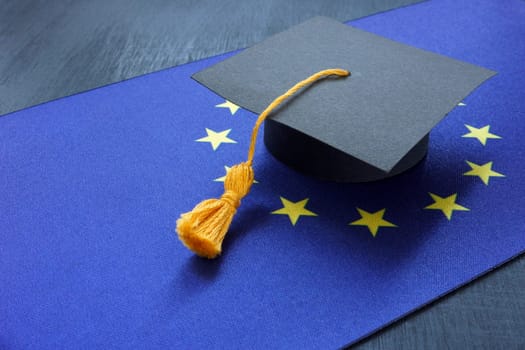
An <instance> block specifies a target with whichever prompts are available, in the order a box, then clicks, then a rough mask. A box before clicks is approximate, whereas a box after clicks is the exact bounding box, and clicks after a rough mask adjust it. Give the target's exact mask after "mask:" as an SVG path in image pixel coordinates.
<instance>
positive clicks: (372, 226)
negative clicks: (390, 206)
mask: <svg viewBox="0 0 525 350" xmlns="http://www.w3.org/2000/svg"><path fill="white" fill-rule="evenodd" d="M357 211H358V212H359V215H361V219H359V220H356V221H352V222H351V223H349V224H348V225H353V226H366V227H368V230H369V231H370V233H371V234H372V236H374V237H375V236H376V234H377V230H378V229H379V228H380V227H397V226H396V225H394V224H393V223H391V222H389V221H386V220H385V219H383V215H385V211H386V208H383V209H381V210H378V211H376V212H375V213H369V212H367V211H366V210H363V209H361V208H357Z"/></svg>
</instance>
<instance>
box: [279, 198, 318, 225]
mask: <svg viewBox="0 0 525 350" xmlns="http://www.w3.org/2000/svg"><path fill="white" fill-rule="evenodd" d="M281 202H282V203H283V205H284V207H282V208H281V209H278V210H275V211H272V214H281V215H288V218H289V219H290V222H291V223H292V225H294V226H295V224H296V222H297V220H299V217H300V216H301V215H304V216H317V214H316V213H313V212H311V211H310V210H308V209H306V208H305V206H306V203H308V198H305V199H303V200H302V201H299V202H290V201H289V200H287V199H286V198H283V197H281Z"/></svg>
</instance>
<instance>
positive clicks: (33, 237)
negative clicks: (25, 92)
mask: <svg viewBox="0 0 525 350" xmlns="http://www.w3.org/2000/svg"><path fill="white" fill-rule="evenodd" d="M457 6H459V5H456V3H455V2H425V3H422V4H419V5H416V6H411V7H407V8H403V9H400V10H396V11H392V12H387V13H383V14H380V15H377V16H372V17H368V18H366V19H363V20H359V21H356V22H353V23H352V24H353V25H354V26H358V27H361V28H363V29H366V30H369V31H372V32H376V33H380V34H381V35H384V36H386V37H390V38H392V39H395V40H398V41H400V42H404V43H407V44H410V45H414V46H416V47H420V48H424V49H427V50H431V51H434V52H438V53H441V54H445V55H448V56H451V57H454V58H457V59H461V60H465V61H468V62H471V63H474V64H478V65H481V66H486V67H489V68H491V69H494V70H496V71H498V75H496V76H495V77H494V78H492V79H490V80H489V81H488V82H486V83H485V84H484V85H482V86H481V87H480V88H479V89H477V90H476V91H475V92H474V93H473V94H472V95H470V96H469V97H468V98H467V99H466V100H464V101H463V102H461V103H460V105H458V106H457V107H456V108H455V109H454V110H453V111H452V112H451V113H450V115H449V117H447V118H446V119H445V120H444V122H442V123H441V124H439V125H438V126H437V128H435V129H434V130H433V132H432V135H431V138H430V145H429V153H428V156H427V157H426V159H425V160H424V161H422V162H421V163H419V164H418V165H417V166H416V167H414V168H413V169H411V170H410V171H408V172H406V173H404V174H401V175H399V176H396V177H392V178H389V179H386V180H382V181H378V182H372V183H366V184H340V183H334V182H325V181H321V180H316V179H315V178H312V177H308V176H304V175H301V174H300V173H298V172H295V171H293V170H291V169H290V168H288V167H286V166H285V165H283V164H282V163H280V162H279V161H277V160H276V159H274V158H273V157H272V156H271V155H270V154H269V153H268V152H267V151H266V150H265V148H264V147H261V146H262V145H261V144H260V145H259V147H258V148H257V150H256V155H255V157H256V159H257V161H256V163H255V174H256V177H255V183H254V184H253V186H252V192H251V193H250V196H248V197H246V199H245V200H244V203H243V205H242V206H241V207H240V209H239V213H238V215H237V217H236V218H235V220H234V222H233V224H232V226H231V230H230V232H229V234H228V236H227V238H226V240H225V242H224V253H223V254H222V256H221V257H220V258H218V259H216V260H206V259H201V258H198V257H195V256H194V255H193V254H192V253H191V252H189V251H188V250H187V249H186V248H184V247H183V245H182V244H181V243H180V242H179V241H178V240H177V238H176V234H175V233H174V232H173V229H174V226H175V220H176V218H177V217H178V216H179V214H180V213H182V212H184V211H187V210H188V209H189V208H191V207H193V205H194V204H195V203H197V202H198V201H200V200H201V199H203V198H207V197H210V198H211V197H216V196H218V195H219V194H220V193H221V192H222V183H221V182H222V181H224V176H225V174H226V171H227V170H228V167H230V166H232V165H233V164H236V163H238V162H239V160H240V159H243V158H244V157H245V153H246V150H247V148H248V144H249V134H250V132H251V129H252V127H253V123H254V121H255V118H256V115H254V114H253V113H251V112H248V111H246V110H244V109H242V108H238V106H236V105H235V104H233V103H232V102H229V101H225V100H224V99H222V98H221V97H219V96H218V95H216V94H214V93H212V92H211V91H209V90H208V89H206V88H205V87H203V86H202V85H200V84H199V83H197V82H195V81H194V80H192V79H191V75H192V74H194V73H195V72H197V71H200V70H202V69H204V68H206V67H209V66H211V65H212V64H214V63H217V62H220V61H223V60H224V59H226V58H228V57H231V56H232V55H233V54H235V53H233V54H227V55H223V56H218V57H215V58H212V59H207V60H203V61H199V62H196V63H192V64H188V65H184V66H180V67H176V68H173V69H170V70H165V71H161V72H158V73H153V74H150V75H147V76H143V77H140V78H136V79H132V80H128V81H125V82H122V83H119V84H115V85H111V86H107V87H104V88H100V89H97V90H93V91H90V92H86V93H83V94H79V95H76V96H71V97H68V98H63V99H60V100H56V101H54V102H51V103H47V104H43V105H40V106H37V107H33V108H29V109H26V110H24V111H20V112H17V113H13V114H10V115H8V116H6V117H3V118H1V119H0V135H1V136H0V157H1V160H0V174H1V181H0V198H1V200H0V227H1V234H0V254H1V255H0V257H1V258H0V259H1V263H2V269H1V272H0V315H1V317H0V329H1V331H0V335H1V338H2V340H1V342H2V345H3V346H4V347H6V348H33V347H36V348H46V349H47V348H49V349H51V348H53V349H54V348H57V347H58V348H100V347H104V348H204V347H206V348H231V347H233V348H286V349H287V348H327V347H338V346H343V345H345V344H348V343H353V342H355V341H357V340H359V339H361V338H363V337H365V336H367V335H369V334H371V333H372V332H374V331H376V330H378V329H380V328H382V327H384V326H385V325H387V324H389V323H391V322H393V321H395V320H397V319H399V318H400V317H403V316H404V315H406V314H408V313H410V312H411V311H413V310H415V309H418V308H420V307H421V306H423V305H425V304H428V303H429V302H431V301H432V300H435V299H436V298H438V297H440V296H442V295H444V294H446V293H448V292H450V291H452V290H454V289H456V288H458V287H460V286H461V285H463V284H465V283H467V282H469V281H471V280H472V279H474V278H476V277H477V276H479V275H481V274H483V273H485V272H487V271H489V270H491V269H492V268H494V267H495V266H497V265H500V264H502V263H504V262H505V261H507V260H509V259H511V258H512V257H515V256H517V255H519V254H520V253H522V252H523V251H524V250H525V236H524V235H523V228H524V227H525V225H524V224H525V220H524V214H525V211H524V202H523V194H524V193H525V184H524V182H523V176H522V172H523V170H522V166H521V161H522V159H524V156H525V147H524V143H523V140H522V132H523V130H522V129H523V118H525V112H524V111H525V101H524V100H523V98H522V97H523V96H522V91H523V81H522V79H521V78H523V75H524V71H523V65H522V61H523V57H525V43H524V42H523V40H522V38H523V37H525V26H524V25H523V23H522V22H521V18H520V17H519V13H520V12H521V13H523V11H525V3H523V2H518V1H516V2H512V3H511V5H509V7H507V8H503V7H499V5H498V4H490V3H482V4H462V6H464V7H467V9H461V10H460V9H458V7H457ZM496 8H497V11H496V10H495V9H496ZM428 18H434V19H435V21H433V22H432V23H431V28H432V30H431V31H430V30H427V29H428V26H429V21H428ZM506 28H512V30H507V29H506ZM481 29H483V30H481ZM502 31H503V32H504V33H505V35H501V33H502ZM516 77H519V79H517V78H516Z"/></svg>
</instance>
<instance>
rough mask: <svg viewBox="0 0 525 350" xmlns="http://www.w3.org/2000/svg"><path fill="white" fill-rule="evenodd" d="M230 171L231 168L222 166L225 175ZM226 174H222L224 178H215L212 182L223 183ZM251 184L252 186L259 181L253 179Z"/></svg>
mask: <svg viewBox="0 0 525 350" xmlns="http://www.w3.org/2000/svg"><path fill="white" fill-rule="evenodd" d="M230 169H231V167H229V166H227V165H225V166H224V170H225V172H226V174H228V171H230ZM226 174H224V176H221V177H218V178H216V179H215V180H213V181H216V182H224V180H226ZM253 183H254V184H257V183H259V181H257V180H255V179H254V180H253Z"/></svg>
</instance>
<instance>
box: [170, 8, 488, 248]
mask: <svg viewBox="0 0 525 350" xmlns="http://www.w3.org/2000/svg"><path fill="white" fill-rule="evenodd" d="M330 67H338V68H342V70H341V69H340V70H329V71H324V72H321V73H320V74H317V75H316V74H315V73H316V72H319V71H322V70H324V69H326V68H330ZM344 70H348V71H350V72H351V76H350V77H348V78H346V79H322V80H319V79H320V78H322V77H324V76H327V75H331V74H336V75H339V76H342V75H343V76H344V75H346V74H347V73H345V71H344ZM494 74H495V72H493V71H490V70H487V69H485V68H481V67H478V66H475V65H472V64H469V63H466V62H461V61H458V60H454V59H451V58H448V57H445V56H442V55H438V54H435V53H432V52H428V51H424V50H420V49H417V48H414V47H411V46H407V45H404V44H400V43H397V42H394V41H392V40H389V39H386V38H383V37H380V36H378V35H375V34H372V33H368V32H365V31H362V30H359V29H356V28H353V27H350V26H347V25H344V24H341V23H339V22H337V21H335V20H332V19H329V18H325V17H315V18H313V19H311V20H309V21H306V22H304V23H302V24H300V25H297V26H295V27H293V28H291V29H289V30H287V31H285V32H282V33H280V34H277V35H275V36H273V37H270V38H269V39H266V40H265V41H263V42H261V43H259V44H257V45H255V46H253V47H251V48H249V49H247V50H245V51H243V52H241V53H239V54H237V55H235V56H233V57H231V58H229V59H227V60H225V61H222V62H220V63H218V64H216V65H214V66H212V67H210V68H208V69H205V70H203V71H201V72H198V73H196V74H195V75H194V76H193V78H194V79H196V80H197V81H198V82H200V83H201V84H203V85H205V86H206V87H208V88H209V89H211V90H213V91H214V92H216V93H217V94H219V95H221V96H223V97H224V98H225V99H227V100H229V101H231V102H233V103H235V104H237V105H239V106H241V107H243V108H245V109H248V110H251V111H253V112H255V113H261V112H262V114H261V116H260V117H259V120H258V122H257V125H256V128H255V129H254V135H252V146H251V147H250V154H251V156H249V161H248V162H247V163H249V164H248V165H249V167H246V166H241V167H240V168H233V169H236V170H233V169H232V171H230V172H229V174H228V175H227V177H226V181H225V194H224V195H223V197H221V198H220V199H218V200H217V201H218V202H217V203H222V204H221V208H222V206H224V207H225V208H226V207H232V208H233V213H235V209H236V206H238V204H239V203H240V199H241V198H242V197H243V196H244V195H245V194H246V193H247V192H248V191H249V186H250V185H251V182H252V180H253V171H252V170H251V161H252V157H253V147H254V143H255V138H256V136H257V129H258V126H259V125H260V124H261V123H262V121H263V120H265V119H266V117H268V118H267V119H266V121H265V123H264V128H265V130H264V142H265V145H266V147H267V149H268V150H269V151H270V152H271V153H272V154H273V155H274V156H275V157H276V158H277V159H279V160H281V161H282V162H284V163H285V164H287V165H289V166H291V167H293V168H295V169H297V170H299V171H301V172H304V173H307V174H311V175H314V176H317V177H321V178H324V179H329V180H335V181H350V182H363V181H373V180H380V179H384V178H387V177H390V176H393V175H396V174H399V173H401V172H403V171H405V170H407V169H409V168H411V167H412V166H414V165H415V164H417V163H418V162H419V161H420V160H421V159H422V158H423V157H424V156H425V154H426V153H427V149H428V139H429V133H430V131H431V130H432V128H433V127H434V126H435V125H436V124H437V123H439V122H440V121H441V120H442V119H443V118H444V117H445V116H446V115H447V113H448V112H450V111H451V110H452V109H453V108H454V107H455V106H456V105H457V104H458V103H459V102H460V101H462V100H463V99H464V98H465V97H466V96H467V95H468V94H469V93H470V92H472V90H473V89H475V88H476V87H477V86H478V85H479V84H481V83H482V82H483V81H484V80H486V79H488V78H490V77H491V76H493V75H494ZM305 77H310V78H309V79H306V80H303V79H305ZM298 81H301V83H300V84H299V85H295V86H294V84H296V83H297V82H298ZM314 81H315V82H316V83H315V87H311V85H310V84H311V83H313V82H314ZM291 86H294V88H292V89H291V90H290V91H288V92H287V93H286V94H285V95H282V94H283V92H284V91H287V90H288V89H289V88H290V87H291ZM297 92H300V93H298V94H297ZM294 94H295V95H294ZM291 95H294V96H293V101H288V103H284V104H283V103H282V102H284V100H285V99H287V98H288V97H290V96H291ZM272 101H273V102H272ZM276 102H278V103H276ZM269 104H270V107H271V108H270V107H267V106H268V105H269ZM274 109H275V110H274ZM271 112H273V113H272V114H271V115H270V113H271ZM265 114H266V115H265ZM242 164H245V163H242ZM248 168H249V169H248ZM228 176H229V177H230V179H229V180H228ZM234 178H235V179H236V180H234ZM240 178H243V179H244V180H242V181H240V180H239V179H240ZM250 179H251V180H250ZM240 182H243V183H244V182H246V184H245V185H242V186H240V187H239V188H237V189H235V190H232V187H236V186H237V185H236V184H238V183H240ZM248 183H249V184H248ZM237 187H238V186H237ZM235 191H237V193H238V195H233V194H232V192H235ZM203 203H205V205H200V206H197V207H195V209H194V211H192V212H190V213H186V214H183V215H182V217H181V219H180V220H179V221H178V228H177V230H178V232H179V237H180V238H181V240H182V241H183V242H184V243H185V244H186V245H187V246H188V247H189V248H190V249H192V250H193V251H195V252H197V254H199V255H203V256H207V257H214V256H216V255H217V254H219V253H220V244H221V243H222V238H223V237H224V235H223V234H222V237H221V238H220V239H217V237H218V236H220V235H218V234H217V232H219V231H220V232H223V231H224V228H222V229H218V228H217V227H218V226H221V225H222V224H218V222H219V221H220V222H223V221H224V222H226V223H225V226H226V228H225V229H226V230H227V226H229V224H230V222H231V217H229V218H228V219H226V220H222V221H221V220H218V219H217V218H216V217H213V215H211V214H210V212H211V211H213V210H218V209H217V208H216V206H215V204H214V205H210V202H207V201H205V202H203ZM214 203H215V202H214ZM224 203H226V204H224ZM201 204H202V203H201ZM223 204H224V205H223ZM211 207H213V208H214V209H213V210H212V209H211ZM221 210H223V209H221ZM224 210H225V209H224ZM228 212H229V213H230V214H231V212H232V211H231V210H229V211H228ZM230 214H228V215H224V216H229V215H230ZM218 216H220V217H222V216H223V215H222V214H220V215H218ZM231 216H233V214H231ZM204 217H206V218H207V219H209V220H207V221H208V222H204V221H203V220H202V219H203V218H204ZM199 232H200V233H199ZM202 232H207V233H206V234H204V235H203V234H201V233H202ZM210 232H212V233H211V234H210ZM224 233H225V231H224ZM210 237H212V238H210ZM209 252H213V254H208V253H209Z"/></svg>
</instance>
